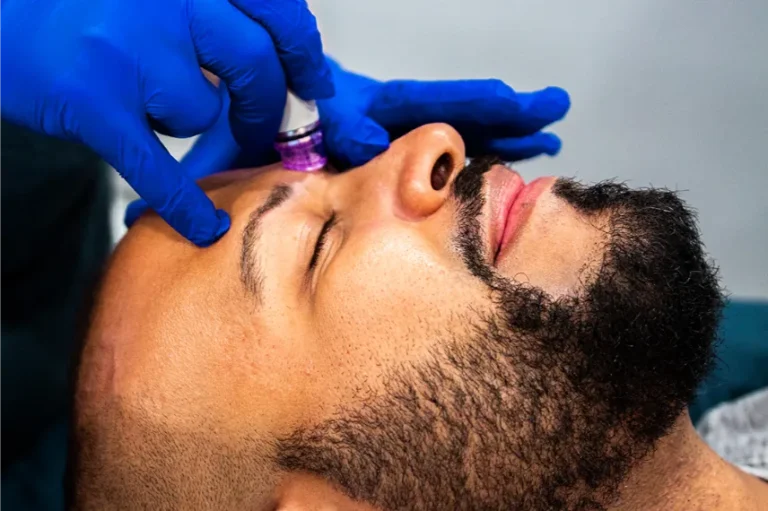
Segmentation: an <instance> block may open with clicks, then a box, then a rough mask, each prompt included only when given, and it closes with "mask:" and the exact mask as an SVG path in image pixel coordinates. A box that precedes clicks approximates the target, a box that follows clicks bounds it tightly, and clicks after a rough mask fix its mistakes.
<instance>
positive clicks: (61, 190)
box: [0, 122, 111, 511]
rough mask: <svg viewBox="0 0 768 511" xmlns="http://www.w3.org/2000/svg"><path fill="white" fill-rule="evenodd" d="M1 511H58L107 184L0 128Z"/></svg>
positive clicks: (75, 151) (55, 143)
mask: <svg viewBox="0 0 768 511" xmlns="http://www.w3.org/2000/svg"><path fill="white" fill-rule="evenodd" d="M0 140H1V141H2V148H1V150H0V155H1V157H2V161H1V162H0V163H1V165H2V167H1V168H2V217H1V218H2V446H3V455H2V470H3V474H2V509H3V510H9V511H13V510H15V509H24V510H37V509H60V508H61V505H62V504H61V503H62V497H61V495H62V493H61V483H60V482H59V481H60V479H61V475H62V473H63V467H64V464H63V463H64V459H65V453H66V444H65V443H64V440H65V438H66V426H67V416H68V406H69V399H70V395H71V391H70V364H69V361H70V360H71V356H72V351H73V349H74V347H75V345H76V338H77V319H78V316H79V315H80V314H81V310H82V305H83V303H84V301H85V300H84V298H85V296H86V293H87V292H89V290H90V288H91V286H92V284H93V282H94V279H95V278H96V277H97V276H98V273H99V271H100V269H101V268H102V265H103V263H104V261H105V259H106V257H107V255H108V253H109V249H110V244H111V237H110V226H109V204H110V184H109V174H108V172H107V169H106V168H105V166H104V164H103V163H102V162H101V161H100V159H99V158H98V157H97V156H95V155H94V154H93V153H92V152H90V151H89V150H87V149H85V148H84V147H81V146H78V145H75V144H71V143H67V142H62V141H59V140H54V139H50V138H46V137H43V136H40V135H37V134H35V133H32V132H30V131H28V130H25V129H22V128H19V127H18V126H14V125H11V124H9V123H6V122H3V123H2V132H0Z"/></svg>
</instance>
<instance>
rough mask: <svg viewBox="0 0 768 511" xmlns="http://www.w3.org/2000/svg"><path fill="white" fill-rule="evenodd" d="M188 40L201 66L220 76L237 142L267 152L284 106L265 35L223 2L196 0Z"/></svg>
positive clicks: (280, 78)
mask: <svg viewBox="0 0 768 511" xmlns="http://www.w3.org/2000/svg"><path fill="white" fill-rule="evenodd" d="M194 5H195V10H194V12H193V13H192V14H191V16H192V17H191V20H190V24H191V29H192V34H193V41H194V43H195V49H196V51H197V56H198V60H199V61H200V63H201V65H202V66H203V67H204V68H206V69H208V70H209V71H211V72H213V73H214V74H216V75H217V76H218V77H219V78H221V79H222V80H223V81H224V82H225V83H226V84H227V88H228V89H229V93H230V98H231V100H232V102H231V105H230V108H229V122H230V129H231V130H232V134H233V136H234V137H235V140H237V142H238V144H240V146H241V147H243V148H244V149H247V150H248V151H249V152H250V153H252V154H255V155H258V154H262V153H263V154H269V153H271V152H272V150H273V148H272V144H273V142H274V139H275V136H276V135H277V131H278V129H279V126H280V121H281V119H282V115H283V109H284V107H285V96H286V86H285V74H284V72H283V68H282V66H281V65H280V60H279V59H278V57H277V52H276V50H275V46H274V43H273V42H272V38H271V37H270V35H269V33H268V32H267V31H266V30H265V29H264V28H263V27H261V26H260V25H259V24H258V23H255V22H254V21H253V20H251V19H249V18H248V17H247V16H246V15H245V14H243V13H242V12H240V11H239V10H238V9H237V8H236V7H235V6H233V5H231V4H229V3H228V2H221V1H218V0H216V1H214V0H203V1H200V2H196V3H195V4H194Z"/></svg>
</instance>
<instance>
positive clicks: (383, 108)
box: [125, 59, 570, 226]
mask: <svg viewBox="0 0 768 511" xmlns="http://www.w3.org/2000/svg"><path fill="white" fill-rule="evenodd" d="M328 63H329V65H330V67H331V69H332V71H333V79H334V82H335V87H336V95H335V96H334V97H332V98H330V99H324V100H321V101H318V105H319V110H320V118H321V123H322V126H323V132H324V137H325V144H326V149H327V151H328V153H329V155H330V157H331V158H332V160H333V162H334V163H335V164H336V165H337V166H339V167H340V168H348V167H351V166H359V165H362V164H364V163H366V162H367V161H369V160H371V159H372V158H374V157H375V156H377V155H378V154H380V153H381V152H383V151H385V150H386V149H387V148H388V147H389V142H390V140H394V139H395V138H397V137H399V136H400V135H402V134H404V133H406V132H408V131H409V130H411V129H413V128H416V127H418V126H421V125H422V124H427V123H430V122H445V123H448V124H450V125H452V126H453V127H454V128H456V129H457V130H458V131H459V132H460V133H461V136H462V137H463V138H464V142H465V144H466V147H467V154H468V155H469V156H476V155H483V154H495V155H498V156H500V157H501V158H502V159H504V160H506V161H518V160H524V159H527V158H532V157H534V156H538V155H540V154H548V155H555V154H557V152H558V151H559V150H560V139H559V138H557V136H555V135H553V134H551V133H543V132H541V131H540V130H541V129H542V128H544V127H546V126H548V125H549V124H552V123H553V122H555V121H558V120H560V119H562V118H563V116H565V114H566V113H567V112H568V108H569V107H570V100H569V98H568V94H567V93H566V92H565V91H564V90H562V89H559V88H557V87H548V88H546V89H543V90H541V91H538V92H515V91H514V90H512V89H511V88H510V87H509V86H507V85H505V84H504V83H503V82H501V81H499V80H457V81H415V80H393V81H389V82H378V81H376V80H372V79H370V78H367V77H364V76H360V75H357V74H354V73H351V72H349V71H345V70H344V69H342V68H341V67H340V66H339V65H338V64H336V63H335V62H333V61H332V60H331V59H328ZM221 94H222V100H223V101H226V91H225V90H223V88H222V90H221ZM275 161H277V154H276V153H273V154H272V155H265V153H260V154H257V155H254V154H253V153H251V152H248V151H242V150H240V148H239V147H238V146H237V143H236V142H235V140H234V138H233V136H232V133H231V130H230V128H229V126H228V125H227V119H226V117H222V118H220V120H219V122H218V123H217V124H216V125H215V126H214V127H213V129H211V131H209V132H207V133H205V134H204V135H203V136H202V137H200V139H199V140H198V141H197V143H196V144H195V146H194V147H193V148H192V150H190V152H189V153H188V154H187V156H185V158H184V159H183V160H182V165H183V167H184V168H185V170H186V172H187V173H188V175H189V176H190V177H191V178H192V179H200V178H202V177H205V176H207V175H209V174H213V173H215V172H218V171H221V170H226V169H231V168H243V167H251V166H260V165H266V164H269V163H274V162H275ZM146 208H147V204H146V203H145V202H144V201H135V202H134V203H132V204H131V205H130V206H129V207H128V210H127V212H126V215H125V222H126V224H127V225H128V226H130V225H131V224H133V222H135V221H136V219H137V218H138V217H139V216H141V214H142V213H143V212H144V211H145V210H146Z"/></svg>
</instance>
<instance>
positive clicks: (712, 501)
mask: <svg viewBox="0 0 768 511" xmlns="http://www.w3.org/2000/svg"><path fill="white" fill-rule="evenodd" d="M620 494H621V498H620V499H619V500H618V501H617V502H615V503H614V505H613V506H612V507H611V509H612V510H615V511H623V510H630V509H631V510H641V511H655V510H664V511H667V510H669V511H673V510H686V511H688V510H696V509H702V510H704V509H706V510H721V509H722V510H725V509H728V510H741V509H744V510H753V509H763V508H761V507H760V505H763V506H765V504H761V503H765V502H768V484H766V483H765V482H762V481H760V480H758V479H757V478H755V477H752V476H750V475H749V474H746V473H745V472H743V471H741V470H739V469H738V468H736V467H734V466H733V465H731V464H730V463H727V462H726V461H725V460H723V459H722V458H720V456H718V455H717V454H716V453H715V452H714V451H713V450H712V449H710V448H709V446H707V445H706V444H705V443H704V442H703V441H702V440H701V438H700V437H699V435H698V434H697V433H696V430H695V429H694V428H693V425H692V424H691V421H690V419H689V418H688V413H687V411H686V412H684V413H683V415H682V416H681V417H680V418H679V419H678V421H677V422H676V424H675V426H674V428H673V429H672V432H671V433H670V434H668V435H667V436H665V437H664V438H662V439H661V440H660V441H659V443H658V444H657V446H656V449H655V450H654V452H653V453H652V454H651V455H649V456H648V457H647V458H646V459H644V460H643V461H642V462H640V464H639V465H638V466H637V467H636V468H635V469H634V470H633V471H632V473H631V474H630V476H629V478H628V479H627V480H626V481H625V483H624V484H623V485H622V488H621V492H620Z"/></svg>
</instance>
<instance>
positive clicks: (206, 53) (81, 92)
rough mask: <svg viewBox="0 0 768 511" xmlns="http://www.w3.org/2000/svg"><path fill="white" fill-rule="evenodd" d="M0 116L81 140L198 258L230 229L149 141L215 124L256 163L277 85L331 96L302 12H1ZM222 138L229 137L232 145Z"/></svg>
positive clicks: (63, 4)
mask: <svg viewBox="0 0 768 511" xmlns="http://www.w3.org/2000/svg"><path fill="white" fill-rule="evenodd" d="M2 11H3V12H2V45H3V86H2V99H1V101H0V102H1V103H2V116H3V118H4V119H7V120H9V121H11V122H14V123H17V124H20V125H22V126H25V127H27V128H30V129H32V130H35V131H38V132H42V133H45V134H48V135H51V136H55V137H59V138H65V139H69V140H73V141H77V142H81V143H83V144H85V145H87V146H89V147H91V148H92V149H93V150H94V151H95V152H97V153H98V154H99V155H100V156H101V157H103V158H104V159H105V160H106V161H107V162H108V163H110V164H111V165H112V166H114V167H115V168H116V169H117V170H118V171H119V172H120V173H121V175H122V176H123V177H124V178H125V179H126V180H127V181H128V182H129V183H130V185H131V186H132V187H133V188H134V190H136V192H137V193H138V194H139V195H140V196H141V197H143V198H144V199H145V200H146V201H147V202H148V203H149V204H151V205H152V207H153V209H154V210H155V211H157V212H158V213H159V214H160V215H161V216H162V217H163V218H164V219H165V220H167V221H168V223H169V224H171V226H173V227H174V228H175V229H176V230H177V231H179V232H180V233H181V234H182V235H184V236H185V237H187V238H188V239H189V240H191V241H193V242H194V243H196V244H198V245H201V246H205V245H208V244H210V243H212V242H213V241H215V240H216V239H218V237H220V236H221V235H222V234H223V233H224V232H226V231H227V229H228V228H229V216H228V215H227V214H226V212H224V211H222V210H219V211H216V209H215V208H214V206H213V203H212V202H211V201H210V200H209V199H208V197H206V196H205V194H204V193H203V192H202V191H201V190H200V188H199V187H198V186H197V185H196V184H195V183H194V181H193V180H192V179H190V178H189V176H188V175H187V174H186V173H185V172H184V171H183V169H182V167H181V166H180V165H179V163H178V162H177V161H176V160H174V158H173V157H171V155H170V154H169V153H168V152H167V151H166V150H165V148H164V147H163V146H162V144H161V143H160V141H159V140H158V139H157V137H156V136H155V134H154V133H153V131H152V130H153V129H156V130H158V131H161V132H163V133H166V134H169V135H173V136H177V137H187V136H191V135H194V134H197V133H202V132H204V131H206V130H208V129H209V128H211V126H212V125H213V124H214V122H215V121H216V120H217V119H219V118H220V115H219V114H220V110H221V108H222V105H221V100H220V96H219V94H218V93H217V91H216V88H215V87H214V86H213V85H211V83H210V82H208V81H207V80H206V79H205V77H204V76H203V74H202V73H201V71H200V67H199V66H202V67H204V68H206V69H208V70H210V71H211V72H212V73H214V74H216V75H217V76H219V77H220V78H221V79H222V80H224V81H225V82H226V83H227V84H228V86H229V91H230V92H231V95H232V105H231V108H230V109H229V118H228V121H229V125H230V126H231V130H232V133H234V136H235V138H236V139H237V140H238V141H239V142H240V144H241V145H242V146H243V147H246V148H248V149H249V152H250V153H252V154H256V155H258V154H260V153H262V152H269V151H271V144H272V140H273V139H274V137H275V135H276V133H277V130H278V126H279V124H280V120H281V115H282V112H283V107H284V104H285V94H286V82H287V85H288V86H290V87H291V89H293V90H294V91H295V92H296V93H297V94H298V95H299V96H301V97H302V98H305V99H318V98H324V97H329V96H331V95H332V94H333V83H332V81H331V75H330V70H329V68H328V66H327V64H326V62H325V59H324V57H323V53H322V46H321V42H320V35H319V33H318V31H317V26H316V23H315V18H314V17H313V16H312V14H311V13H310V12H309V10H308V8H307V6H306V3H305V1H304V0H280V1H277V0H160V1H158V0H131V1H125V0H36V1H30V0H3V2H2ZM230 136H231V135H230Z"/></svg>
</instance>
